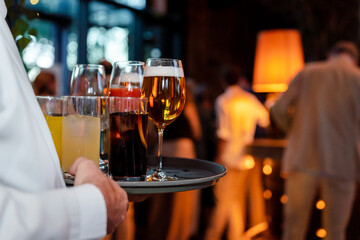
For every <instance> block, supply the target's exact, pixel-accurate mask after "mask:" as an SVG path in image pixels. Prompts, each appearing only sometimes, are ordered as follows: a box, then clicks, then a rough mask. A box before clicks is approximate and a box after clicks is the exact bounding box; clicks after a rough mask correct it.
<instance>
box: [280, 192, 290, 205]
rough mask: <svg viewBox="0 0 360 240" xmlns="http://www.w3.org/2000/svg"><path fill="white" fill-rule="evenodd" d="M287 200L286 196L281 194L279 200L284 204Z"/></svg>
mask: <svg viewBox="0 0 360 240" xmlns="http://www.w3.org/2000/svg"><path fill="white" fill-rule="evenodd" d="M287 201H288V196H287V195H286V194H284V195H282V196H281V198H280V202H281V203H282V204H286V203H287Z"/></svg>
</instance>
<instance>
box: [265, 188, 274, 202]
mask: <svg viewBox="0 0 360 240" xmlns="http://www.w3.org/2000/svg"><path fill="white" fill-rule="evenodd" d="M263 197H264V198H265V199H267V200H269V199H270V198H271V197H272V192H271V191H270V190H269V189H266V190H265V191H264V192H263Z"/></svg>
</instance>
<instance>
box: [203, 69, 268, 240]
mask: <svg viewBox="0 0 360 240" xmlns="http://www.w3.org/2000/svg"><path fill="white" fill-rule="evenodd" d="M224 80H225V82H226V84H227V88H226V90H225V92H224V93H223V94H221V95H220V96H219V97H218V98H217V99H216V103H215V111H216V117H217V132H216V134H217V138H218V146H217V147H218V151H217V157H216V159H215V161H216V162H217V163H220V164H222V165H224V166H225V167H226V168H227V174H226V175H225V177H223V178H222V179H220V181H219V182H218V183H217V185H215V187H214V195H215V206H214V209H213V212H212V216H211V219H210V223H209V225H208V227H207V230H206V233H205V239H206V240H219V239H222V235H223V233H224V231H225V229H226V226H227V227H228V228H227V229H228V232H227V236H228V239H230V240H238V239H243V238H244V237H245V236H244V231H245V226H246V223H245V220H246V213H247V211H246V199H247V194H248V192H249V190H251V189H249V185H248V181H249V178H251V175H250V174H251V168H253V167H254V160H253V158H252V156H249V155H246V152H245V148H246V146H247V145H248V144H250V143H251V142H252V141H253V139H254V134H255V129H256V126H257V124H259V125H260V126H261V127H267V126H268V125H269V114H268V111H267V110H266V108H265V107H264V106H263V105H262V104H261V102H260V101H259V100H258V99H257V98H256V97H255V96H254V95H253V94H251V93H249V92H247V91H245V90H244V89H243V88H242V86H248V84H246V82H247V81H248V80H247V78H246V76H245V75H244V74H243V71H242V69H240V68H238V67H230V68H229V69H228V70H227V71H226V72H225V74H224ZM254 183H257V184H258V185H259V184H261V182H260V181H257V182H254ZM254 187H255V186H254V185H252V186H251V188H254ZM257 187H258V188H259V189H261V188H262V186H257ZM252 196H253V195H250V197H252ZM257 197H258V198H260V200H263V198H262V194H261V193H260V195H259V196H257ZM256 200H258V199H256ZM250 201H251V199H250ZM259 203H260V204H261V202H259ZM260 206H261V207H260V208H259V209H252V210H255V211H258V213H257V214H258V215H259V216H260V217H259V219H261V220H260V222H259V224H262V225H261V228H262V229H261V230H262V231H264V230H266V229H267V222H266V218H265V209H264V203H262V205H260ZM253 207H254V206H253Z"/></svg>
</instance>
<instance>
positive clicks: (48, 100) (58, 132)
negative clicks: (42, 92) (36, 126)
mask: <svg viewBox="0 0 360 240" xmlns="http://www.w3.org/2000/svg"><path fill="white" fill-rule="evenodd" d="M36 99H37V101H38V103H39V105H40V108H41V111H42V112H43V114H44V117H45V120H46V122H47V125H48V127H49V130H50V133H51V136H52V139H53V141H54V145H55V149H56V152H57V155H58V157H59V162H60V166H62V160H61V158H62V120H63V98H62V97H51V96H43V97H42V96H36Z"/></svg>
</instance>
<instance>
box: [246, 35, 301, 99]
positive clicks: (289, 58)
mask: <svg viewBox="0 0 360 240" xmlns="http://www.w3.org/2000/svg"><path fill="white" fill-rule="evenodd" d="M303 66H304V56H303V49H302V44H301V35H300V32H299V31H297V30H294V29H276V30H266V31H261V32H260V33H259V34H258V38H257V45H256V53H255V66H254V79H253V90H254V91H255V92H267V93H271V92H284V91H286V90H287V87H288V84H289V82H290V80H291V79H292V78H293V77H294V76H295V74H296V73H297V72H298V71H300V70H301V69H302V68H303Z"/></svg>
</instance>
